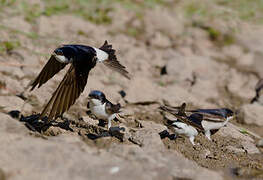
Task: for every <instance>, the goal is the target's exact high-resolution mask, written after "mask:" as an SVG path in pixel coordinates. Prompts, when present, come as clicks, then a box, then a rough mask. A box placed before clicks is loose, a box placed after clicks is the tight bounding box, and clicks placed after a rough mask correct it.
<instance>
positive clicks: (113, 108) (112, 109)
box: [105, 102, 121, 114]
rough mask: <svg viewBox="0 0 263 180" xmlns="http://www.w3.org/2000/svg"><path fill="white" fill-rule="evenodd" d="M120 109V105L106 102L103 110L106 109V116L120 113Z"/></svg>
mask: <svg viewBox="0 0 263 180" xmlns="http://www.w3.org/2000/svg"><path fill="white" fill-rule="evenodd" d="M120 108H121V105H120V103H118V104H116V105H114V104H112V103H111V102H106V106H105V109H106V112H107V113H108V114H114V113H119V112H120Z"/></svg>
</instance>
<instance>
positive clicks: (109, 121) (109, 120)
mask: <svg viewBox="0 0 263 180" xmlns="http://www.w3.org/2000/svg"><path fill="white" fill-rule="evenodd" d="M110 127H111V119H110V118H109V119H108V130H110Z"/></svg>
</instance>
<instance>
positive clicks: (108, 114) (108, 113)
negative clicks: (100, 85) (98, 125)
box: [88, 90, 121, 130]
mask: <svg viewBox="0 0 263 180" xmlns="http://www.w3.org/2000/svg"><path fill="white" fill-rule="evenodd" d="M88 98H89V109H90V111H91V113H92V114H94V115H95V116H96V117H97V118H98V119H101V120H107V121H108V130H109V129H110V127H111V120H113V119H114V118H115V117H116V114H117V113H119V112H120V108H121V105H120V104H119V103H118V104H116V105H115V104H112V103H111V102H110V101H109V100H107V99H106V96H105V94H104V93H103V92H101V91H97V90H94V91H91V92H90V93H89V97H88Z"/></svg>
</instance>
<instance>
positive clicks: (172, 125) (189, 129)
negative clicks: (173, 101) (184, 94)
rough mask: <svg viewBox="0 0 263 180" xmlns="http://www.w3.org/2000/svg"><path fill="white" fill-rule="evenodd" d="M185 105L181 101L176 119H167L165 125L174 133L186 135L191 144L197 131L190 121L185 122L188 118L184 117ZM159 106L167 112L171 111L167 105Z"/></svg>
mask: <svg viewBox="0 0 263 180" xmlns="http://www.w3.org/2000/svg"><path fill="white" fill-rule="evenodd" d="M185 107H186V104H185V103H183V104H182V105H181V106H180V109H178V110H177V112H176V119H175V121H169V122H168V124H167V126H168V127H169V129H171V130H172V132H173V133H175V134H176V135H181V136H186V137H188V138H189V140H190V142H191V143H192V144H193V145H195V143H194V140H195V137H196V136H197V135H198V131H197V130H196V128H194V127H193V126H191V125H190V123H186V122H187V121H188V120H187V119H186V117H185V116H186V114H185ZM160 108H161V109H162V110H164V111H167V112H169V113H170V112H171V111H172V109H170V108H169V107H167V106H161V107H160ZM179 117H180V118H179ZM181 118H183V119H181Z"/></svg>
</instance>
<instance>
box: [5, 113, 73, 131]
mask: <svg viewBox="0 0 263 180" xmlns="http://www.w3.org/2000/svg"><path fill="white" fill-rule="evenodd" d="M7 114H9V115H10V116H11V117H12V118H15V119H18V120H19V121H20V122H23V123H24V124H25V126H26V127H27V128H28V129H29V130H31V131H37V132H39V133H42V132H45V131H46V130H47V129H48V128H49V127H50V126H53V127H59V128H61V129H64V130H67V131H73V129H72V128H70V122H69V121H68V120H64V121H63V122H55V121H50V122H48V118H47V117H46V116H45V117H43V118H42V119H40V114H32V115H29V116H24V115H23V114H21V112H20V111H18V110H12V111H9V112H8V113H7Z"/></svg>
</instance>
